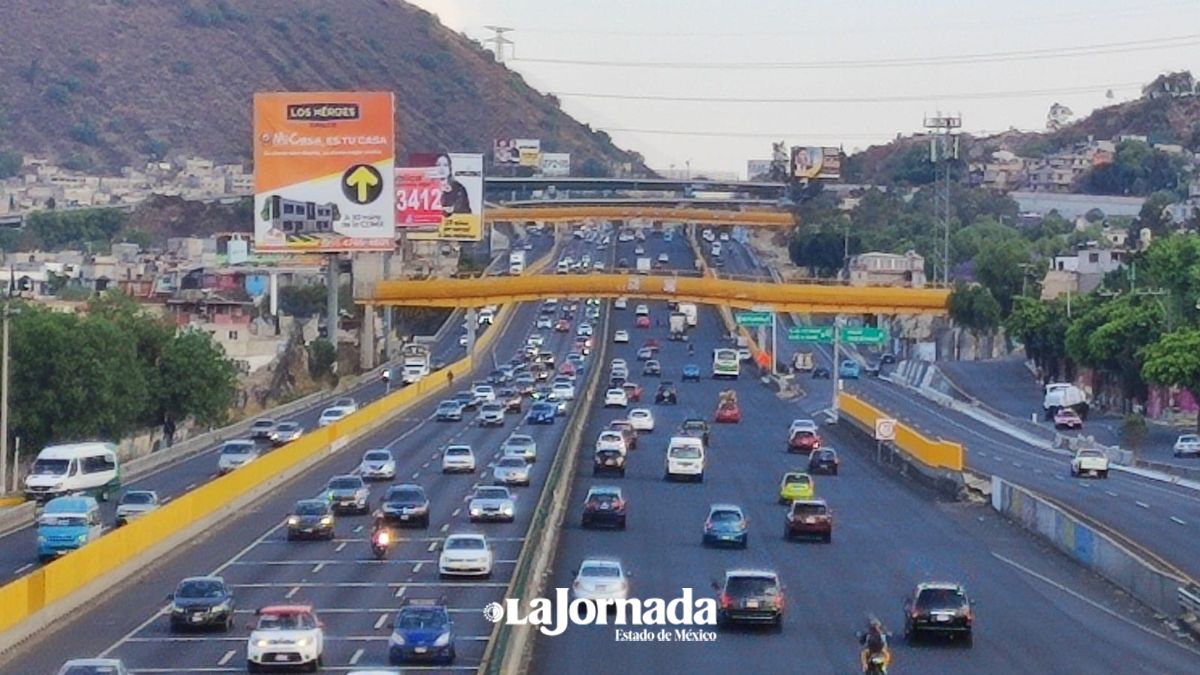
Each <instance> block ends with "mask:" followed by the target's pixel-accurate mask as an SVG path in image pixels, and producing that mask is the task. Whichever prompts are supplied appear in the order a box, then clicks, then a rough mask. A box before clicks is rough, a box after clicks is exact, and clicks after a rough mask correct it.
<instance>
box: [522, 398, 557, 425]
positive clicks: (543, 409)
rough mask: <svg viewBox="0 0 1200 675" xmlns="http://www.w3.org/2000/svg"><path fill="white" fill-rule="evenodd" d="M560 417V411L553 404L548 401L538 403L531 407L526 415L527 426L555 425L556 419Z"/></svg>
mask: <svg viewBox="0 0 1200 675" xmlns="http://www.w3.org/2000/svg"><path fill="white" fill-rule="evenodd" d="M557 415H558V409H557V407H556V406H555V405H554V404H553V403H549V402H546V401H538V402H537V403H534V404H533V405H531V406H529V412H528V413H526V414H525V422H526V424H554V418H555V417H556V416H557Z"/></svg>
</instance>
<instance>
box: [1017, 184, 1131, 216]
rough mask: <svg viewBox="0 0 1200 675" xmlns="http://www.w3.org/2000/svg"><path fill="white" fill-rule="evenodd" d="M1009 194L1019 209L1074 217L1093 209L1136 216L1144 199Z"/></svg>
mask: <svg viewBox="0 0 1200 675" xmlns="http://www.w3.org/2000/svg"><path fill="white" fill-rule="evenodd" d="M1008 196H1009V197H1012V198H1013V199H1014V200H1015V201H1016V202H1017V206H1019V207H1020V209H1021V213H1037V214H1039V215H1043V216H1044V215H1046V214H1048V213H1050V212H1051V211H1057V212H1058V215H1060V216H1062V217H1063V218H1066V219H1068V220H1075V219H1076V218H1078V217H1080V216H1082V215H1084V214H1086V213H1087V212H1088V211H1091V210H1092V209H1099V210H1100V211H1101V212H1103V213H1104V215H1105V216H1109V217H1111V216H1129V217H1137V215H1138V213H1139V212H1140V211H1141V210H1142V204H1143V203H1145V201H1146V200H1145V199H1144V198H1142V197H1109V196H1105V195H1066V194H1055V193H1051V192H1030V191H1025V190H1018V191H1014V192H1010V193H1009V194H1008Z"/></svg>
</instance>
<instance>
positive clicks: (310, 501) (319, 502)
mask: <svg viewBox="0 0 1200 675" xmlns="http://www.w3.org/2000/svg"><path fill="white" fill-rule="evenodd" d="M301 504H306V505H308V504H313V505H317V506H329V502H327V501H325V500H324V499H299V500H296V506H297V507H299V506H300V505H301Z"/></svg>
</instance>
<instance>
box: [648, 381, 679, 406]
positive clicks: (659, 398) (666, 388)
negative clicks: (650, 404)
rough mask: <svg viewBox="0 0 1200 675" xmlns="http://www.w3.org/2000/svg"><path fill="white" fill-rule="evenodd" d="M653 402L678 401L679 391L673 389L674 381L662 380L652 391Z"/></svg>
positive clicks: (667, 403)
mask: <svg viewBox="0 0 1200 675" xmlns="http://www.w3.org/2000/svg"><path fill="white" fill-rule="evenodd" d="M654 402H655V403H656V404H662V405H676V404H678V403H679V391H678V390H677V389H675V383H674V382H662V383H660V384H659V385H658V390H657V391H655V392H654Z"/></svg>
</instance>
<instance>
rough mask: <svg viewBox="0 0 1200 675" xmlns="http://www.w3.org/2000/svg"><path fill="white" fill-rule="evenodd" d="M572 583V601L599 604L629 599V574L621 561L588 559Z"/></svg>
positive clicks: (576, 572)
mask: <svg viewBox="0 0 1200 675" xmlns="http://www.w3.org/2000/svg"><path fill="white" fill-rule="evenodd" d="M574 576H575V580H574V581H573V582H571V598H572V600H584V601H590V602H595V603H597V609H599V608H600V607H601V606H603V605H602V604H601V603H607V602H609V601H617V600H626V599H628V598H629V574H628V573H627V572H626V571H625V568H624V567H622V566H621V563H620V561H617V560H614V559H610V558H587V559H585V560H584V561H583V562H581V563H579V569H578V570H576V571H575V575H574Z"/></svg>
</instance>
